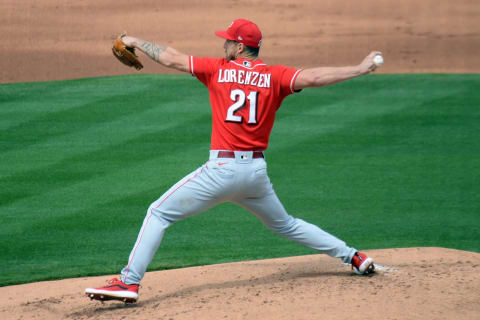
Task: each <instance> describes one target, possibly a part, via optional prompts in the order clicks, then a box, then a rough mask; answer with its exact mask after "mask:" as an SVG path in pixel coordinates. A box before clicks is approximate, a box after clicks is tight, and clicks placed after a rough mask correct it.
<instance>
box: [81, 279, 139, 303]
mask: <svg viewBox="0 0 480 320" xmlns="http://www.w3.org/2000/svg"><path fill="white" fill-rule="evenodd" d="M85 295H86V296H87V297H89V298H90V300H94V299H95V300H99V301H101V302H103V301H108V300H119V301H122V302H125V303H135V302H137V300H138V284H125V283H123V282H122V281H120V280H118V279H117V278H114V279H112V280H110V281H108V284H107V285H106V286H103V287H99V288H87V289H85Z"/></svg>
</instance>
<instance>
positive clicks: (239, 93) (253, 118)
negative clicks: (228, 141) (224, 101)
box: [225, 89, 258, 124]
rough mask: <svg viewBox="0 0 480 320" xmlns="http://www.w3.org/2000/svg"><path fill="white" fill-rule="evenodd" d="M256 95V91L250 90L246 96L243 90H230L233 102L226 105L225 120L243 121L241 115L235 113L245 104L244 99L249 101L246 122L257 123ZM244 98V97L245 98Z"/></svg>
mask: <svg viewBox="0 0 480 320" xmlns="http://www.w3.org/2000/svg"><path fill="white" fill-rule="evenodd" d="M257 97H258V92H257V91H252V92H250V94H249V95H248V96H247V95H246V94H245V92H243V90H240V89H235V90H232V92H230V99H232V101H234V102H235V103H234V104H232V105H231V106H230V107H228V111H227V119H225V121H227V122H239V123H241V122H242V121H243V119H242V117H241V116H237V115H235V113H236V112H237V111H239V110H241V109H242V108H243V107H245V105H246V103H245V102H246V101H245V100H248V103H249V113H248V124H257ZM245 98H246V99H245Z"/></svg>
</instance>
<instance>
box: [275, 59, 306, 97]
mask: <svg viewBox="0 0 480 320" xmlns="http://www.w3.org/2000/svg"><path fill="white" fill-rule="evenodd" d="M276 68H277V72H278V74H279V84H280V92H281V93H282V94H283V95H284V96H288V95H289V94H292V93H295V92H300V91H301V90H298V91H295V90H294V89H293V87H294V85H295V81H296V80H297V77H298V74H299V73H300V72H301V71H302V69H295V68H291V67H286V66H276Z"/></svg>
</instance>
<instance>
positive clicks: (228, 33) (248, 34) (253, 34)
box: [215, 19, 262, 48]
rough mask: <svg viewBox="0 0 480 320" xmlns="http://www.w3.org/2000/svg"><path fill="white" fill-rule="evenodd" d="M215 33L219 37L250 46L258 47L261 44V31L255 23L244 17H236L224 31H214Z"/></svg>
mask: <svg viewBox="0 0 480 320" xmlns="http://www.w3.org/2000/svg"><path fill="white" fill-rule="evenodd" d="M215 35H217V36H219V37H220V38H223V39H227V40H233V41H237V42H240V43H243V44H244V45H246V46H249V47H252V48H259V47H260V45H261V44H262V33H261V32H260V29H259V28H258V27H257V25H256V24H255V23H253V22H252V21H249V20H245V19H237V20H235V21H233V22H232V24H231V25H230V27H228V29H227V30H225V31H216V32H215Z"/></svg>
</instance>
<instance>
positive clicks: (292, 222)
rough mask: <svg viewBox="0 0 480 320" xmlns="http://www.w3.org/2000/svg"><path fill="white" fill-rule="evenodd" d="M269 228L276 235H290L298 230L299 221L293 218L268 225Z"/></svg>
mask: <svg viewBox="0 0 480 320" xmlns="http://www.w3.org/2000/svg"><path fill="white" fill-rule="evenodd" d="M267 227H268V228H269V229H270V230H272V231H273V232H275V233H278V234H281V235H288V234H290V233H292V232H293V231H294V230H296V228H297V219H294V218H291V219H288V220H286V221H280V222H279V221H276V222H275V223H274V224H270V225H267Z"/></svg>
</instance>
